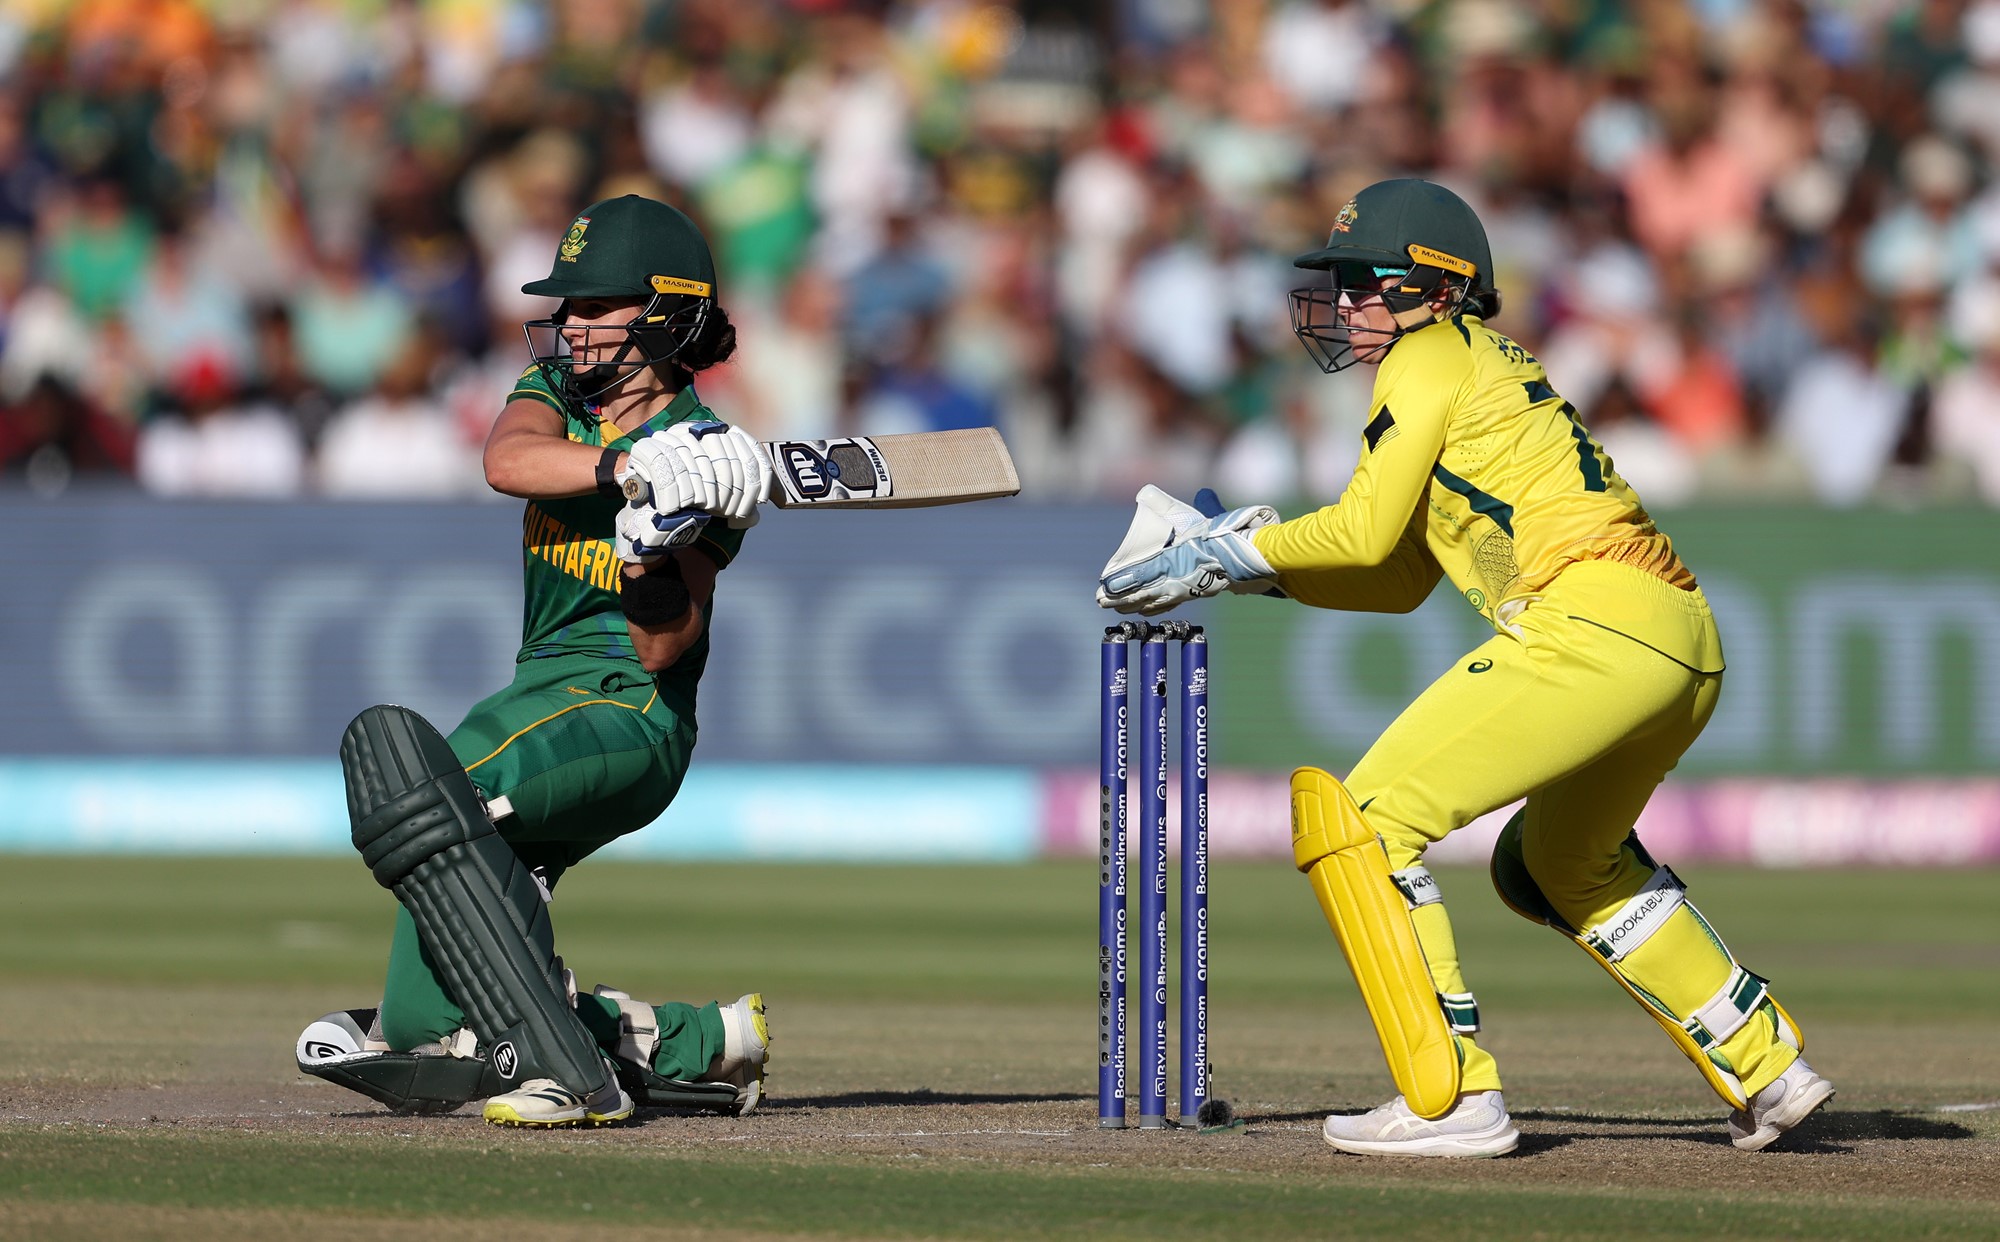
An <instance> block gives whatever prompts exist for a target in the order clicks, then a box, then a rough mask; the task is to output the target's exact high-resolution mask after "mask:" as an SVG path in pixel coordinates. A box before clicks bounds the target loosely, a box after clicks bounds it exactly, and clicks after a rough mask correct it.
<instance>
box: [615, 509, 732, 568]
mask: <svg viewBox="0 0 2000 1242" xmlns="http://www.w3.org/2000/svg"><path fill="white" fill-rule="evenodd" d="M709 517H710V515H709V514H706V513H702V512H700V511H698V510H694V509H683V510H681V511H680V512H678V513H662V512H660V511H659V510H658V509H655V508H654V507H653V506H652V505H649V504H646V503H644V502H641V501H635V502H632V503H629V504H626V505H625V506H623V507H622V508H620V509H619V510H618V517H617V520H616V521H615V523H614V530H615V532H616V537H615V539H614V542H615V544H616V545H617V548H618V559H619V560H621V561H624V562H625V563H626V564H628V565H651V564H652V563H653V562H655V561H657V560H659V559H660V558H661V557H663V556H672V555H673V553H674V550H675V549H677V548H685V547H686V546H688V545H689V544H691V543H693V542H694V541H695V539H696V538H698V537H699V536H700V535H701V532H702V529H703V528H704V527H706V526H707V525H708V523H709Z"/></svg>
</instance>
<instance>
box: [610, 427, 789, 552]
mask: <svg viewBox="0 0 2000 1242" xmlns="http://www.w3.org/2000/svg"><path fill="white" fill-rule="evenodd" d="M626 470H627V471H629V472H630V473H631V474H634V475H637V476H638V477H639V478H640V479H641V480H643V481H644V482H645V483H646V484H648V485H649V486H650V487H651V489H652V495H651V497H650V499H651V500H652V503H653V507H654V508H655V509H657V510H659V511H660V512H661V513H663V514H669V513H678V512H680V511H681V510H683V509H698V510H700V511H701V512H703V513H708V514H712V515H714V516H716V517H720V518H726V519H727V520H728V522H729V524H730V525H731V526H734V527H739V528H741V527H747V526H755V525H756V524H757V506H758V505H759V504H760V503H762V502H764V501H766V500H769V499H770V498H771V483H772V480H773V478H774V472H773V471H772V468H771V458H770V455H769V454H768V453H766V452H765V451H764V446H763V445H761V444H759V443H757V437H755V436H753V435H751V434H750V433H749V432H747V431H745V430H743V429H742V428H741V427H732V426H730V425H729V424H728V423H724V422H718V421H717V420H715V419H712V418H710V419H702V420H700V421H698V422H686V423H675V424H673V425H672V426H670V427H663V428H661V429H660V430H658V431H655V432H654V433H652V434H651V435H649V436H646V437H645V438H644V439H642V440H640V441H638V442H637V443H636V444H634V445H633V446H632V452H631V455H630V457H629V459H628V461H627V465H626ZM624 481H625V480H624V478H622V477H621V478H620V479H619V482H620V483H623V482H624Z"/></svg>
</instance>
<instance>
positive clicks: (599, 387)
mask: <svg viewBox="0 0 2000 1242" xmlns="http://www.w3.org/2000/svg"><path fill="white" fill-rule="evenodd" d="M714 304H715V303H714V301H713V299H711V298H706V297H695V296H693V295H690V294H683V293H669V294H655V295H654V296H653V297H651V298H650V299H648V300H647V302H646V304H645V306H643V307H642V308H641V309H640V311H639V314H638V315H636V316H634V317H633V319H632V321H631V322H630V323H627V324H616V325H611V324H601V325H593V326H590V327H582V326H579V325H575V324H570V323H568V322H567V316H568V311H569V304H568V303H567V302H565V303H564V304H563V305H562V306H561V307H560V308H559V309H558V310H557V311H556V313H555V314H554V315H551V316H550V317H549V318H547V319H532V320H529V321H528V322H527V323H524V324H522V325H521V330H522V332H523V333H524V334H525V335H526V336H527V338H528V355H529V357H531V358H532V359H533V360H534V364H535V366H536V367H537V368H539V369H540V370H541V372H542V376H543V378H544V379H545V380H546V381H547V382H548V384H549V386H550V387H551V388H553V389H555V390H556V391H557V392H560V393H563V394H565V395H567V396H569V397H572V398H575V399H576V400H578V401H595V400H598V399H599V398H601V397H604V396H606V395H608V394H609V393H610V392H611V391H612V390H613V389H615V388H617V387H618V386H619V385H620V384H623V383H624V382H625V381H626V380H628V379H630V378H631V377H632V376H634V375H636V374H638V373H639V372H640V371H642V370H645V369H647V368H649V367H656V366H659V365H661V364H663V363H667V362H671V361H672V360H673V359H674V358H675V357H676V356H678V355H679V354H680V353H681V351H682V350H685V349H686V348H687V347H688V345H689V344H690V343H691V342H692V341H694V340H695V338H696V337H698V336H700V335H701V330H702V326H703V324H705V323H706V322H707V320H708V310H709V307H711V306H713V305H714ZM579 337H580V338H581V339H577V340H575V344H577V345H579V346H584V347H596V346H605V345H609V346H613V347H614V348H613V349H612V350H611V352H610V353H609V354H608V355H605V356H603V357H602V358H601V359H600V360H598V361H595V362H592V363H590V364H589V365H587V366H586V365H579V364H578V363H577V360H576V358H575V355H574V354H573V353H572V352H571V348H572V340H573V339H574V338H579ZM592 352H593V353H597V352H599V351H598V350H596V349H593V350H592Z"/></svg>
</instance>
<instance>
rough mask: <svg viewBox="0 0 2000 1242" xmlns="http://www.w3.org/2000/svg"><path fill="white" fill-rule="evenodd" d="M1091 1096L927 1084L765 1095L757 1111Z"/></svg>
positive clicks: (1047, 1100) (1057, 1100)
mask: <svg viewBox="0 0 2000 1242" xmlns="http://www.w3.org/2000/svg"><path fill="white" fill-rule="evenodd" d="M1096 1098H1097V1097H1096V1096H1094V1095H1086V1094H1084V1093H1082V1092H1079V1091H1038V1092H1014V1093H1010V1092H1004V1091H992V1092H987V1091H932V1090H930V1089H929V1088H928V1087H918V1088H917V1089H916V1090H914V1091H848V1092H843V1093H842V1094H839V1095H787V1096H784V1097H781V1098H778V1099H771V1098H768V1097H767V1098H766V1099H765V1100H764V1102H763V1103H762V1104H761V1105H759V1106H758V1110H757V1111H759V1112H775V1111H777V1110H779V1109H786V1108H893V1107H897V1106H902V1105H916V1104H1064V1103H1068V1102H1071V1101H1075V1100H1094V1099H1096Z"/></svg>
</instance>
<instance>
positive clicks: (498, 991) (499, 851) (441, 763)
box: [340, 706, 632, 1124]
mask: <svg viewBox="0 0 2000 1242" xmlns="http://www.w3.org/2000/svg"><path fill="white" fill-rule="evenodd" d="M340 763H341V768H342V770H343V771H344V773H345V776H346V783H347V810H348V815H349V817H350V819H351V820H352V822H353V826H354V847H355V848H356V849H357V850H359V851H360V852H361V857H362V859H363V861H365V862H366V863H367V864H368V867H369V869H370V870H371V871H372V872H374V875H375V879H376V881H377V882H378V883H380V884H381V885H382V886H383V887H384V888H387V889H389V890H390V891H391V892H393V893H395V894H396V900H398V901H400V902H402V903H403V906H404V908H406V909H407V910H408V911H409V912H410V917H411V919H412V921H413V922H414V923H415V924H416V928H417V935H418V937H419V938H420V939H421V940H422V941H423V945H424V948H425V949H426V950H428V951H429V953H430V956H431V959H432V961H433V962H434V963H435V964H436V965H437V968H438V973H439V974H440V976H441V977H442V979H443V982H444V985H445V987H446V989H447V990H448V991H449V992H450V993H451V997H452V999H453V1000H455V1001H457V1002H458V1004H459V1007H460V1008H462V1009H463V1010H464V1011H465V1015H466V1024H467V1026H469V1027H470V1028H471V1030H472V1032H473V1034H474V1035H475V1036H477V1038H478V1040H479V1045H480V1052H481V1054H482V1055H483V1056H484V1058H485V1059H486V1060H487V1061H489V1062H491V1064H492V1068H493V1071H494V1073H495V1074H497V1075H498V1077H499V1080H500V1081H501V1082H502V1083H504V1084H505V1085H506V1087H507V1088H508V1090H510V1091H511V1090H513V1089H514V1088H517V1087H519V1086H521V1085H522V1084H524V1083H527V1082H529V1081H531V1080H537V1079H547V1080H550V1081H552V1082H553V1083H555V1084H556V1085H557V1086H558V1087H559V1088H561V1089H562V1090H563V1091H565V1092H568V1093H571V1094H573V1095H575V1096H576V1097H578V1099H579V1100H580V1101H581V1105H580V1107H578V1108H576V1109H574V1110H572V1111H574V1112H576V1113H578V1114H579V1115H578V1116H575V1117H568V1116H564V1117H561V1118H559V1119H556V1120H554V1121H551V1122H549V1123H548V1124H566V1123H569V1122H572V1121H590V1122H604V1121H614V1120H617V1119H619V1118H621V1117H625V1116H629V1115H630V1114H631V1112H632V1101H631V1099H630V1098H629V1097H628V1096H626V1095H625V1093H624V1092H623V1091H622V1090H621V1089H620V1088H619V1085H618V1082H617V1080H616V1078H615V1077H614V1076H613V1075H612V1073H611V1070H610V1068H609V1067H608V1066H607V1065H606V1063H605V1061H604V1058H603V1056H602V1055H601V1054H600V1053H599V1051H598V1048H597V1044H596V1042H595V1041H594V1040H593V1039H592V1038H591V1036H590V1032H589V1031H587V1030H586V1029H585V1028H584V1026H583V1023H582V1022H581V1021H580V1020H579V1019H578V1018H577V1016H576V1012H575V1010H574V1009H572V1008H571V1006H570V1001H569V996H568V992H567V990H566V988H565V986H564V982H563V975H562V965H561V963H560V961H559V960H558V959H557V958H556V957H555V956H554V955H553V954H551V953H549V952H547V951H546V950H544V949H542V948H540V947H539V945H540V944H544V943H547V942H548V940H549V937H548V936H547V934H546V929H545V928H542V927H540V926H539V924H540V922H541V921H542V920H546V919H547V918H548V912H547V909H546V907H545V906H544V904H543V901H542V894H541V890H540V888H539V887H538V886H537V885H536V883H535V880H534V877H533V875H532V874H531V873H530V872H529V870H528V868H527V866H526V865H525V864H523V863H522V862H521V860H520V858H519V857H517V856H516V855H515V853H514V851H513V848H512V847H511V846H509V845H508V844H507V843H506V841H504V840H502V839H501V837H500V835H499V834H498V833H497V832H495V831H494V828H493V822H492V820H491V819H490V818H489V817H488V815H487V812H486V807H485V804H484V803H483V802H482V801H481V800H480V797H479V791H478V790H477V789H475V788H474V787H473V784H472V780H471V778H470V777H468V776H467V775H466V774H465V769H464V767H462V766H461V765H460V764H459V762H458V758H457V756H456V755H454V754H453V753H452V749H451V746H450V745H449V744H448V743H447V742H446V741H445V739H444V737H443V736H442V735H441V734H439V733H438V731H437V730H436V729H434V728H432V727H431V725H430V724H429V722H427V721H425V720H424V718H423V717H421V716H419V715H417V714H416V713H415V712H412V711H409V710H408V709H406V708H401V707H393V706H381V707H371V708H369V709H368V710H366V711H364V712H362V713H361V714H360V715H359V716H356V717H355V718H354V721H353V723H351V724H349V725H348V726H347V732H346V733H345V734H343V735H342V737H341V739H340ZM538 932H539V933H540V934H539V935H538ZM531 1124H542V1123H539V1122H536V1123H531Z"/></svg>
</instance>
